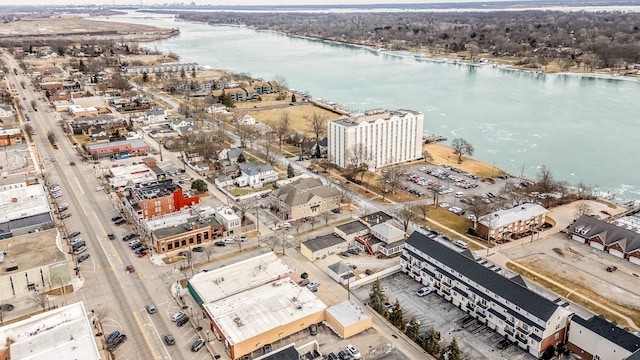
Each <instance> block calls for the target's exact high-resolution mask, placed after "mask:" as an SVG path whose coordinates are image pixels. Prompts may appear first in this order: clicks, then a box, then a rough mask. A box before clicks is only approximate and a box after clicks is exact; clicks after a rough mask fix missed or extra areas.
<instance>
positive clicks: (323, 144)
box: [311, 136, 329, 157]
mask: <svg viewBox="0 0 640 360" xmlns="http://www.w3.org/2000/svg"><path fill="white" fill-rule="evenodd" d="M328 146H329V139H328V138H327V137H326V136H325V137H324V138H322V139H321V140H320V141H318V142H317V143H315V144H313V147H312V148H311V156H316V155H317V154H318V150H319V151H320V152H319V154H320V157H326V156H327V148H328ZM318 148H319V149H318Z"/></svg>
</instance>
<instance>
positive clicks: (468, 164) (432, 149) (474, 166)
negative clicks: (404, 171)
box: [422, 143, 504, 178]
mask: <svg viewBox="0 0 640 360" xmlns="http://www.w3.org/2000/svg"><path fill="white" fill-rule="evenodd" d="M422 149H423V150H426V151H428V152H429V154H431V156H432V157H433V163H434V164H438V165H442V164H449V165H451V166H453V167H457V168H459V169H462V170H463V171H466V172H470V173H472V174H475V175H478V176H480V177H481V178H487V177H494V176H498V175H501V174H503V173H504V172H503V171H502V170H500V169H498V168H497V167H495V166H492V165H491V164H486V163H483V162H481V161H478V160H474V159H470V158H468V157H465V156H463V157H462V164H458V155H456V154H455V152H454V151H453V149H452V148H450V147H446V146H444V145H441V144H435V143H432V144H426V145H424V146H423V147H422Z"/></svg>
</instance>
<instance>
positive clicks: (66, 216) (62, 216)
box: [60, 212, 71, 219]
mask: <svg viewBox="0 0 640 360" xmlns="http://www.w3.org/2000/svg"><path fill="white" fill-rule="evenodd" d="M68 217H71V213H70V212H67V213H64V214H62V215H60V219H66V218H68Z"/></svg>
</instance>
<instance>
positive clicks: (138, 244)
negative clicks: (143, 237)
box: [131, 243, 142, 250]
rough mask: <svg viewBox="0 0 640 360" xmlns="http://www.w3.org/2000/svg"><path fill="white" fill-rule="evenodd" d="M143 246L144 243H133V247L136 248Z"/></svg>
mask: <svg viewBox="0 0 640 360" xmlns="http://www.w3.org/2000/svg"><path fill="white" fill-rule="evenodd" d="M141 247H142V243H135V244H133V245H131V249H133V250H136V249H139V248H141Z"/></svg>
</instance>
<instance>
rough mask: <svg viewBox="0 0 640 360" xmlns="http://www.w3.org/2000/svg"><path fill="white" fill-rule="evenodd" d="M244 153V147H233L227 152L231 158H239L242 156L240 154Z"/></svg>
mask: <svg viewBox="0 0 640 360" xmlns="http://www.w3.org/2000/svg"><path fill="white" fill-rule="evenodd" d="M243 153H244V150H242V149H231V150H229V152H228V153H227V156H228V157H229V159H233V158H237V157H238V156H240V154H243Z"/></svg>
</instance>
